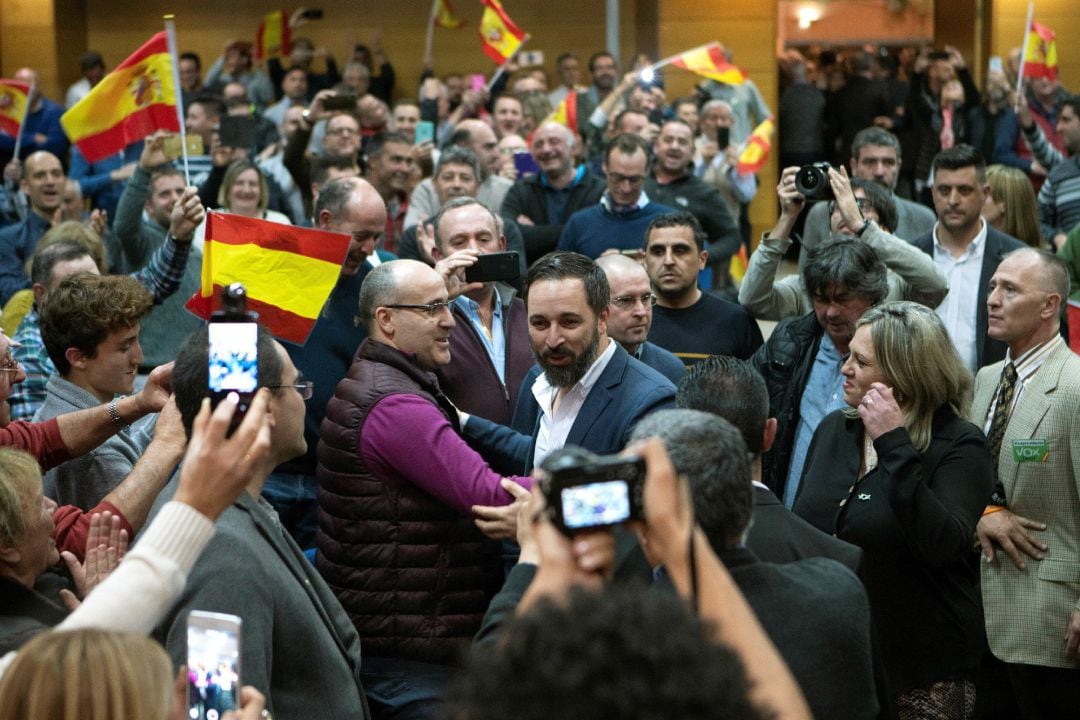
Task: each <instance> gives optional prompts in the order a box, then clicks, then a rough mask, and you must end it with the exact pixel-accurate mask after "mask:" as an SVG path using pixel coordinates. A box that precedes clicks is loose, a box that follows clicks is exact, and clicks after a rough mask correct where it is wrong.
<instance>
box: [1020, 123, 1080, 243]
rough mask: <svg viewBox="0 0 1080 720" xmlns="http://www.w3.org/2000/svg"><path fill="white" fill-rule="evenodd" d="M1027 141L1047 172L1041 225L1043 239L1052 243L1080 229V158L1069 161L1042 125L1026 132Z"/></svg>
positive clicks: (1040, 214)
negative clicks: (1057, 237) (1057, 238)
mask: <svg viewBox="0 0 1080 720" xmlns="http://www.w3.org/2000/svg"><path fill="white" fill-rule="evenodd" d="M1024 139H1025V140H1027V143H1028V145H1029V146H1030V147H1031V153H1032V155H1034V156H1035V159H1036V160H1038V161H1039V162H1040V163H1041V164H1042V165H1043V167H1045V168H1046V169H1047V175H1046V180H1045V181H1044V182H1043V186H1042V189H1041V190H1039V197H1038V203H1039V223H1040V225H1041V226H1042V233H1043V237H1044V238H1045V239H1046V241H1047V242H1049V243H1052V242H1053V240H1054V236H1055V235H1058V234H1061V233H1064V234H1066V235H1067V234H1068V233H1069V231H1070V230H1072V229H1073V228H1075V227H1077V226H1078V225H1080V156H1076V155H1073V156H1071V157H1066V156H1065V155H1062V154H1061V152H1060V151H1058V149H1057V148H1055V147H1054V146H1053V145H1051V144H1050V143H1049V142H1047V140H1046V135H1045V134H1043V131H1042V128H1040V127H1039V126H1038V124H1035V125H1033V126H1032V127H1031V128H1024Z"/></svg>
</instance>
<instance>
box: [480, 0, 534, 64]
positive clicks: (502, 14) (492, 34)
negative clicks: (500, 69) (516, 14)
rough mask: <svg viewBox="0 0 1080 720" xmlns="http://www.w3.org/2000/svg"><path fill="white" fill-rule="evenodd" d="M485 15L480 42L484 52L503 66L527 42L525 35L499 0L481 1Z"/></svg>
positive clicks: (481, 18) (482, 17)
mask: <svg viewBox="0 0 1080 720" xmlns="http://www.w3.org/2000/svg"><path fill="white" fill-rule="evenodd" d="M481 2H482V3H483V5H484V14H483V15H482V16H481V17H480V40H481V42H482V43H483V48H484V52H485V53H486V54H487V56H488V57H489V58H491V59H492V60H494V61H495V64H496V65H502V64H503V63H504V62H506V61H507V60H509V59H510V58H511V57H512V56H513V55H514V53H516V52H517V51H518V48H519V47H521V45H522V43H524V42H525V33H524V32H522V31H521V29H520V28H519V27H518V26H517V25H515V24H514V21H513V20H511V19H510V16H509V15H507V14H506V11H505V10H503V6H502V4H501V3H500V2H499V0H481Z"/></svg>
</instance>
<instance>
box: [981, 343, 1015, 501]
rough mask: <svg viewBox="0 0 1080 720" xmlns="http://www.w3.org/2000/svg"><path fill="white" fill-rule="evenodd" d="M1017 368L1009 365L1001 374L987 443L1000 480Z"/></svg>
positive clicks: (995, 474)
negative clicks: (1002, 441)
mask: <svg viewBox="0 0 1080 720" xmlns="http://www.w3.org/2000/svg"><path fill="white" fill-rule="evenodd" d="M1016 378H1017V374H1016V366H1015V365H1013V364H1012V363H1009V364H1008V365H1006V366H1005V369H1004V370H1003V371H1002V373H1001V382H999V383H998V389H997V405H996V406H995V407H994V419H993V421H992V422H991V423H990V433H989V434H988V435H987V436H986V441H987V442H988V443H989V444H990V457H992V458H993V460H994V479H995V480H997V479H998V474H997V469H998V455H999V454H1000V453H1001V439H1002V438H1003V437H1005V426H1006V425H1008V424H1009V411H1010V410H1011V409H1012V400H1013V390H1014V389H1015V388H1016Z"/></svg>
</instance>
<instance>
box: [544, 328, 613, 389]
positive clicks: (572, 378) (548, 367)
mask: <svg viewBox="0 0 1080 720" xmlns="http://www.w3.org/2000/svg"><path fill="white" fill-rule="evenodd" d="M599 349H600V333H599V332H597V330H596V328H593V334H592V338H591V339H590V340H589V344H588V345H586V346H585V350H584V351H582V353H581V354H580V355H578V356H576V357H574V358H573V362H571V363H570V364H569V365H552V364H551V363H550V362H549V358H551V357H566V356H573V353H571V352H570V351H569V350H554V351H553V350H544V352H542V353H540V352H536V351H535V350H534V351H533V354H534V355H535V356H536V362H538V363H539V364H540V367H541V368H543V370H544V377H545V378H547V381H548V384H549V385H551V386H552V387H572V386H573V385H575V384H576V383H577V381H578V380H580V379H581V378H583V377H585V373H587V372H588V371H589V368H590V367H591V366H592V364H593V361H595V360H596V354H597V351H598V350H599Z"/></svg>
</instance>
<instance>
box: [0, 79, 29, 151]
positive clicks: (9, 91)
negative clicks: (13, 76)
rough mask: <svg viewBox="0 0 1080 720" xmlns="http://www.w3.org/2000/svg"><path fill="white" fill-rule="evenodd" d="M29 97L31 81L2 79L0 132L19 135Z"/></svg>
mask: <svg viewBox="0 0 1080 720" xmlns="http://www.w3.org/2000/svg"><path fill="white" fill-rule="evenodd" d="M29 97H30V84H29V83H24V82H19V81H18V80H0V132H2V133H4V134H5V135H10V136H11V137H18V136H19V128H20V127H22V122H23V118H24V117H26V103H27V101H28V99H29Z"/></svg>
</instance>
